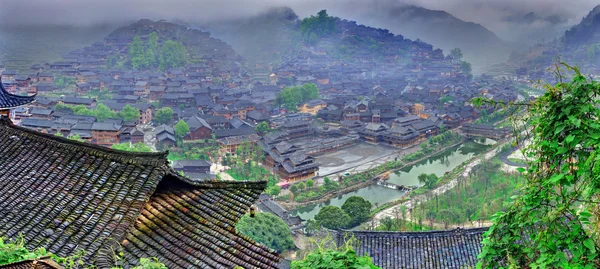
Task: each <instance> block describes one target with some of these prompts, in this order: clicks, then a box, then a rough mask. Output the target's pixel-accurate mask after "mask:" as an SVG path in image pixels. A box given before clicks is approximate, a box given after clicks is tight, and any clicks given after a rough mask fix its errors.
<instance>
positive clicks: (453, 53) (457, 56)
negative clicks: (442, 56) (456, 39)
mask: <svg viewBox="0 0 600 269" xmlns="http://www.w3.org/2000/svg"><path fill="white" fill-rule="evenodd" d="M450 57H452V59H453V60H454V61H457V62H458V61H460V60H462V58H463V53H462V50H460V48H454V49H451V50H450Z"/></svg>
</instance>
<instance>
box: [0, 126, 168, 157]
mask: <svg viewBox="0 0 600 269" xmlns="http://www.w3.org/2000/svg"><path fill="white" fill-rule="evenodd" d="M0 126H7V127H9V128H11V129H15V130H18V131H20V132H22V133H25V134H26V135H28V136H30V137H34V138H38V139H45V140H48V141H51V142H54V143H58V144H62V145H63V146H75V147H80V148H83V149H85V150H89V151H100V152H102V153H105V154H109V155H113V156H114V157H115V158H116V159H120V160H125V158H138V159H137V160H139V161H143V163H144V164H150V165H153V166H169V165H168V160H167V155H168V154H169V152H168V151H164V152H130V151H121V150H116V149H111V148H107V147H103V146H98V145H94V144H90V143H85V142H79V141H76V140H72V139H68V138H65V137H58V136H55V135H52V134H45V133H40V132H37V131H34V130H31V129H28V128H25V127H22V126H17V125H15V124H14V123H13V122H12V121H11V120H10V119H9V118H7V117H6V116H0Z"/></svg>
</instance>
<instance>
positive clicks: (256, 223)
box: [235, 212, 295, 253]
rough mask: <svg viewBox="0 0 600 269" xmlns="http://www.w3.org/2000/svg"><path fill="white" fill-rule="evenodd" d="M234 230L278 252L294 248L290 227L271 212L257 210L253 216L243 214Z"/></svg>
mask: <svg viewBox="0 0 600 269" xmlns="http://www.w3.org/2000/svg"><path fill="white" fill-rule="evenodd" d="M235 230H236V231H237V232H239V233H242V234H245V235H247V236H248V237H250V238H252V239H253V240H255V241H257V242H259V243H263V244H265V245H266V246H267V247H270V248H272V249H274V250H276V251H278V252H280V253H281V252H283V251H286V250H289V249H294V248H295V246H294V241H293V240H292V232H291V231H290V228H289V227H288V226H287V224H285V222H283V220H282V219H281V218H278V217H277V216H275V215H273V214H269V213H263V212H258V213H256V215H255V216H254V218H252V217H250V216H248V215H244V216H243V217H242V218H241V219H240V221H239V222H238V223H237V225H235Z"/></svg>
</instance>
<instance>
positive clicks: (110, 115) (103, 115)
mask: <svg viewBox="0 0 600 269" xmlns="http://www.w3.org/2000/svg"><path fill="white" fill-rule="evenodd" d="M75 114H77V112H75ZM93 116H96V119H97V120H98V121H99V122H103V121H104V120H106V119H116V118H117V113H115V112H114V111H112V110H111V109H110V108H109V107H107V106H106V105H105V104H102V103H99V104H98V105H96V109H94V112H93Z"/></svg>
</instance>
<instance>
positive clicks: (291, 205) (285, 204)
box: [278, 138, 467, 211]
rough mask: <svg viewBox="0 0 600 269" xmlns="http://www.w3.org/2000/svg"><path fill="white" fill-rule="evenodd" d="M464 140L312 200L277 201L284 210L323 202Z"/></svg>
mask: <svg viewBox="0 0 600 269" xmlns="http://www.w3.org/2000/svg"><path fill="white" fill-rule="evenodd" d="M465 141H467V139H465V138H461V139H460V140H459V141H457V142H456V143H453V144H451V145H448V146H445V147H443V148H440V149H438V150H436V151H433V152H431V153H429V154H427V155H424V156H423V157H421V158H419V159H417V160H414V161H411V162H408V163H406V164H403V165H402V166H401V167H398V168H395V169H390V170H386V171H385V172H383V173H379V174H377V175H375V176H374V177H371V178H370V179H369V180H366V181H362V182H359V183H357V184H353V185H351V186H347V187H343V188H340V189H337V190H334V191H331V192H328V193H325V194H324V195H322V196H320V197H318V198H317V199H314V200H310V201H303V202H285V201H278V202H279V204H280V205H281V206H282V207H284V208H285V209H286V210H290V211H291V210H295V209H297V208H299V207H303V206H310V205H315V204H319V203H324V202H327V201H328V200H330V199H333V198H336V197H338V196H342V195H344V194H347V193H350V192H353V191H356V190H358V189H361V188H365V187H368V186H370V185H374V184H375V183H376V182H375V181H374V179H377V178H381V177H382V176H384V175H389V174H391V173H394V172H396V171H399V170H402V169H406V168H408V167H410V166H413V165H416V164H418V163H419V162H422V161H423V160H427V159H428V158H431V157H434V156H436V155H437V154H439V153H441V152H443V151H446V150H448V149H451V148H453V147H456V146H459V145H461V144H463V143H464V142H465ZM382 165H385V163H384V164H382ZM386 179H387V178H386Z"/></svg>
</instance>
